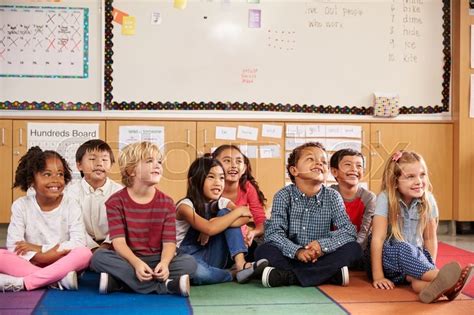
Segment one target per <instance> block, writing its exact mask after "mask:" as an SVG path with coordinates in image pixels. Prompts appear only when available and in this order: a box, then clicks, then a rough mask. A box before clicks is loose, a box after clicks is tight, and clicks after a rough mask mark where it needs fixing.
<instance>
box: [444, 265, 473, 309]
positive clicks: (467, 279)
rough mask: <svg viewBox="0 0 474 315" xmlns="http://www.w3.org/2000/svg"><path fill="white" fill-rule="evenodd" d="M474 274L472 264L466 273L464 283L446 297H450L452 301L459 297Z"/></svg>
mask: <svg viewBox="0 0 474 315" xmlns="http://www.w3.org/2000/svg"><path fill="white" fill-rule="evenodd" d="M473 276H474V265H471V266H470V267H469V270H468V272H467V274H466V278H464V282H463V284H462V285H461V287H460V288H459V289H458V290H456V291H455V292H454V293H453V294H451V295H449V296H447V295H446V297H447V298H448V300H450V301H452V300H454V299H455V298H457V297H458V295H459V294H460V293H461V292H462V290H463V289H464V288H465V287H466V285H467V284H468V283H469V281H471V278H472V277H473Z"/></svg>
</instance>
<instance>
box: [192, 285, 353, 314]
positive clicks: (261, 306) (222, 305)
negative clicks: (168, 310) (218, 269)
mask: <svg viewBox="0 0 474 315" xmlns="http://www.w3.org/2000/svg"><path fill="white" fill-rule="evenodd" d="M190 302H191V303H190V304H191V307H192V309H193V314H194V315H201V314H226V315H231V314H239V315H241V314H243V312H244V313H245V314H272V315H278V314H291V313H294V314H346V312H344V310H342V309H341V308H340V307H339V306H338V305H337V304H336V303H334V302H333V301H332V300H331V299H329V298H328V297H327V296H325V295H324V294H323V293H321V292H320V291H319V290H317V289H316V288H313V287H311V288H301V287H298V286H291V287H279V288H263V287H262V285H261V284H260V283H258V282H252V283H249V284H245V285H241V284H237V283H235V282H228V283H222V284H216V285H208V286H197V287H192V289H191V296H190Z"/></svg>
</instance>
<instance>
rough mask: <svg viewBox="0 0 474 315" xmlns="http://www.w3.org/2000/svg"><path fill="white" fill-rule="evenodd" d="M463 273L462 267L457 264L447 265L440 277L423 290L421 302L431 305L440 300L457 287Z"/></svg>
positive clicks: (420, 296)
mask: <svg viewBox="0 0 474 315" xmlns="http://www.w3.org/2000/svg"><path fill="white" fill-rule="evenodd" d="M461 272H462V269H461V266H459V264H458V263H457V262H451V263H449V264H447V265H445V266H444V267H443V268H441V270H440V271H439V273H438V276H437V277H436V278H435V279H434V280H433V281H431V283H430V284H429V285H428V286H426V287H425V288H424V289H423V290H421V292H420V294H419V298H420V300H421V301H422V302H423V303H431V302H433V301H435V300H437V299H438V298H440V297H441V296H442V295H443V294H444V293H445V292H447V291H449V290H452V289H453V288H454V286H456V284H457V282H458V280H459V277H460V276H461Z"/></svg>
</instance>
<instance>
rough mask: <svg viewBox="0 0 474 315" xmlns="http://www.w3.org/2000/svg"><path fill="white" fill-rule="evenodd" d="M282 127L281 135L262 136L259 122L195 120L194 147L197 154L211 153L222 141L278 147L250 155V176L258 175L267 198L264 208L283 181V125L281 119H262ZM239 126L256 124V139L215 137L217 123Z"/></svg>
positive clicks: (269, 123)
mask: <svg viewBox="0 0 474 315" xmlns="http://www.w3.org/2000/svg"><path fill="white" fill-rule="evenodd" d="M265 124H266V125H273V126H278V127H280V128H282V136H281V137H280V138H270V137H263V136H262V125H263V124H262V123H258V122H255V123H244V122H198V124H197V135H198V136H197V149H198V152H199V153H200V155H202V154H204V153H210V152H211V150H212V149H213V148H217V147H218V146H220V145H222V144H234V145H237V146H239V145H248V146H251V147H249V149H250V148H258V150H260V149H263V148H264V147H262V146H265V145H273V146H275V145H276V146H277V147H278V152H274V153H272V156H268V155H267V156H264V157H262V156H261V154H260V152H258V153H257V158H252V157H251V156H248V157H249V160H250V164H251V165H252V173H253V176H254V177H255V178H256V179H257V181H258V184H259V186H260V189H261V190H262V191H263V193H264V194H265V197H266V198H267V209H269V208H270V207H271V205H272V201H273V195H274V194H275V193H276V192H277V191H278V190H280V189H281V188H282V187H283V186H284V184H285V162H284V161H285V154H284V138H283V137H284V129H283V128H284V125H283V123H272V122H268V123H265ZM239 126H245V127H252V128H257V130H258V133H257V140H246V139H240V138H238V136H236V140H224V139H217V138H221V137H220V136H217V137H216V128H217V127H230V128H236V131H238V128H239Z"/></svg>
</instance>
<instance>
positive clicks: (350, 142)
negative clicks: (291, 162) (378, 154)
mask: <svg viewBox="0 0 474 315" xmlns="http://www.w3.org/2000/svg"><path fill="white" fill-rule="evenodd" d="M311 126H314V128H311ZM321 126H322V128H330V127H332V128H330V129H331V130H332V132H329V131H328V130H329V129H323V130H325V131H324V132H321V131H320V132H319V134H321V135H320V136H312V135H311V131H309V130H311V129H315V128H316V127H319V128H321ZM354 126H355V127H360V130H361V131H360V133H359V132H357V131H358V130H357V129H356V128H353V127H354ZM285 128H286V129H287V132H286V139H287V140H288V144H290V147H286V148H285V151H286V155H287V156H288V155H289V154H290V153H291V151H292V149H293V146H294V145H291V144H292V141H291V139H292V138H294V139H295V143H298V144H300V143H302V141H303V140H304V141H318V142H321V143H322V144H323V145H324V146H325V148H326V150H327V152H328V155H329V157H330V156H331V154H333V153H334V152H335V151H337V150H340V149H344V148H351V149H355V150H357V151H360V152H361V153H362V154H363V155H364V158H365V159H364V160H365V165H364V166H365V172H364V178H362V179H361V180H360V181H361V182H362V183H365V184H368V183H369V175H368V174H369V170H370V154H369V153H370V149H369V146H370V143H369V137H370V124H360V123H347V124H344V123H319V122H311V123H286V125H285ZM296 128H298V129H300V131H299V132H297V133H298V134H294V135H292V134H291V133H290V132H289V130H295V129H296ZM319 130H321V129H319ZM328 162H329V161H328ZM285 165H286V161H285ZM286 175H287V174H286ZM289 181H290V178H289V177H288V176H287V182H289ZM334 183H335V179H334V177H333V176H332V175H331V171H330V170H329V174H328V181H327V184H328V185H331V184H334Z"/></svg>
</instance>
